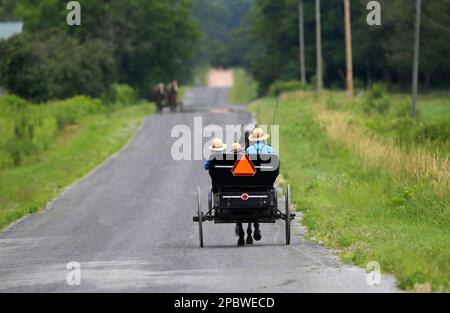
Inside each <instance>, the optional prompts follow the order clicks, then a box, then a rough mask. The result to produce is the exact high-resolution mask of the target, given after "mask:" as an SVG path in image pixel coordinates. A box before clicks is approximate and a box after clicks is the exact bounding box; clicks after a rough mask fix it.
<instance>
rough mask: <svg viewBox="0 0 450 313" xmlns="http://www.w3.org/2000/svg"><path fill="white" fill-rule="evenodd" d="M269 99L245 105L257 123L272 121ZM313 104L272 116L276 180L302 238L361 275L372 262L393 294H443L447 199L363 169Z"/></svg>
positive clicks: (306, 100)
mask: <svg viewBox="0 0 450 313" xmlns="http://www.w3.org/2000/svg"><path fill="white" fill-rule="evenodd" d="M325 101H326V100H325V99H321V100H320V102H325ZM273 103H274V99H269V98H266V99H262V100H260V101H257V102H255V103H253V104H252V105H251V107H250V108H251V110H253V111H255V112H256V113H257V116H258V120H262V121H267V120H270V119H271V116H272V114H273ZM316 105H317V103H316V98H315V97H314V96H307V97H300V96H299V97H294V98H292V99H291V100H286V99H284V100H283V101H282V103H281V107H280V112H279V121H278V123H279V124H280V143H281V147H280V158H281V161H282V174H283V176H284V177H285V179H286V180H287V181H288V182H289V183H290V184H291V185H292V187H293V202H294V203H295V204H296V205H297V208H298V209H299V210H300V211H302V212H304V214H305V218H304V224H305V225H306V226H307V227H308V229H309V236H310V237H311V238H315V239H316V240H318V241H322V242H323V243H324V245H325V246H327V247H330V248H334V249H337V250H338V251H339V252H338V253H339V255H340V256H341V258H342V259H343V260H344V261H346V262H350V263H354V264H357V265H359V266H361V267H363V268H365V267H366V266H367V264H368V262H370V261H378V262H379V263H380V264H381V267H382V271H383V272H385V273H391V274H394V275H395V276H396V277H397V278H398V279H399V283H400V284H399V287H401V288H403V289H408V290H409V289H414V285H415V284H424V283H429V284H431V286H432V288H433V291H449V290H450V286H449V281H450V261H449V260H450V227H449V225H450V191H448V190H447V191H446V192H444V193H443V194H441V193H439V192H436V190H435V189H434V188H433V187H431V184H428V182H427V181H423V182H418V181H417V180H416V179H414V178H413V177H408V176H398V177H397V176H396V175H392V173H390V172H389V171H388V170H383V165H382V164H379V165H378V166H369V165H367V163H365V162H364V161H363V160H362V158H361V157H360V155H359V154H358V153H357V152H356V151H351V150H350V149H349V148H348V147H347V146H345V145H344V144H342V143H340V142H336V141H333V140H332V139H330V138H329V136H328V135H327V132H326V131H325V129H324V127H323V125H319V123H318V122H317V118H316V115H315V113H314V112H315V110H314V109H313V108H314V107H315V106H316Z"/></svg>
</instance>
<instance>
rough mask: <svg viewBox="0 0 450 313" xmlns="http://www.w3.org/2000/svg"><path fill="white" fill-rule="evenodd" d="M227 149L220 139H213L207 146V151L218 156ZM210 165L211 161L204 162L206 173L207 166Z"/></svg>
mask: <svg viewBox="0 0 450 313" xmlns="http://www.w3.org/2000/svg"><path fill="white" fill-rule="evenodd" d="M226 149H227V145H226V144H224V143H223V140H222V139H220V138H215V139H214V140H213V142H212V144H211V145H210V146H209V150H211V152H212V153H213V154H219V153H223V152H224V151H225V150H226ZM210 164H211V161H210V160H208V161H206V162H205V165H204V168H205V170H206V171H209V166H210Z"/></svg>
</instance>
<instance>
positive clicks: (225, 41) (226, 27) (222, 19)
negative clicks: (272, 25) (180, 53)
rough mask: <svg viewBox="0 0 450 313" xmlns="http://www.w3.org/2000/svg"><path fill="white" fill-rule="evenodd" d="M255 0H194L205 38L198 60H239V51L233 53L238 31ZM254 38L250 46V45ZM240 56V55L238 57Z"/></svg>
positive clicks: (222, 64) (219, 64)
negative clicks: (235, 36) (231, 48)
mask: <svg viewBox="0 0 450 313" xmlns="http://www.w3.org/2000/svg"><path fill="white" fill-rule="evenodd" d="M253 3H254V0H226V1H223V0H193V8H192V11H193V14H194V16H195V17H196V19H197V20H198V23H199V24H200V26H201V28H202V31H203V38H202V41H201V43H200V45H199V48H198V61H199V62H206V63H210V64H211V65H212V66H217V67H228V66H232V65H236V63H238V62H239V57H240V56H239V55H238V53H237V52H236V53H230V47H231V46H233V47H236V46H237V45H236V44H232V42H233V41H234V32H235V31H237V29H238V28H239V27H240V26H241V24H242V23H241V20H242V18H243V17H244V16H245V15H246V14H247V13H248V11H249V10H250V8H251V7H252V6H253ZM249 43H250V42H246V48H247V49H250V45H249ZM236 57H237V59H236Z"/></svg>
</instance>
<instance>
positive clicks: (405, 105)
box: [389, 97, 420, 118]
mask: <svg viewBox="0 0 450 313" xmlns="http://www.w3.org/2000/svg"><path fill="white" fill-rule="evenodd" d="M411 103H412V102H411V99H410V98H409V97H405V98H403V97H402V99H400V100H399V101H397V102H395V103H392V104H391V107H390V109H389V115H391V116H393V117H397V118H402V117H408V118H409V117H411ZM419 114H420V112H419V111H418V112H417V115H419Z"/></svg>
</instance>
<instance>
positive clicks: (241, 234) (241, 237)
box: [236, 223, 245, 246]
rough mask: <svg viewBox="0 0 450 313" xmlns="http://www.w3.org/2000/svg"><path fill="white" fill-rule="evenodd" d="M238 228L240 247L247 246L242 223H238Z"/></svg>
mask: <svg viewBox="0 0 450 313" xmlns="http://www.w3.org/2000/svg"><path fill="white" fill-rule="evenodd" d="M236 227H237V228H238V232H239V240H238V246H245V232H244V227H242V223H237V225H236Z"/></svg>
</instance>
